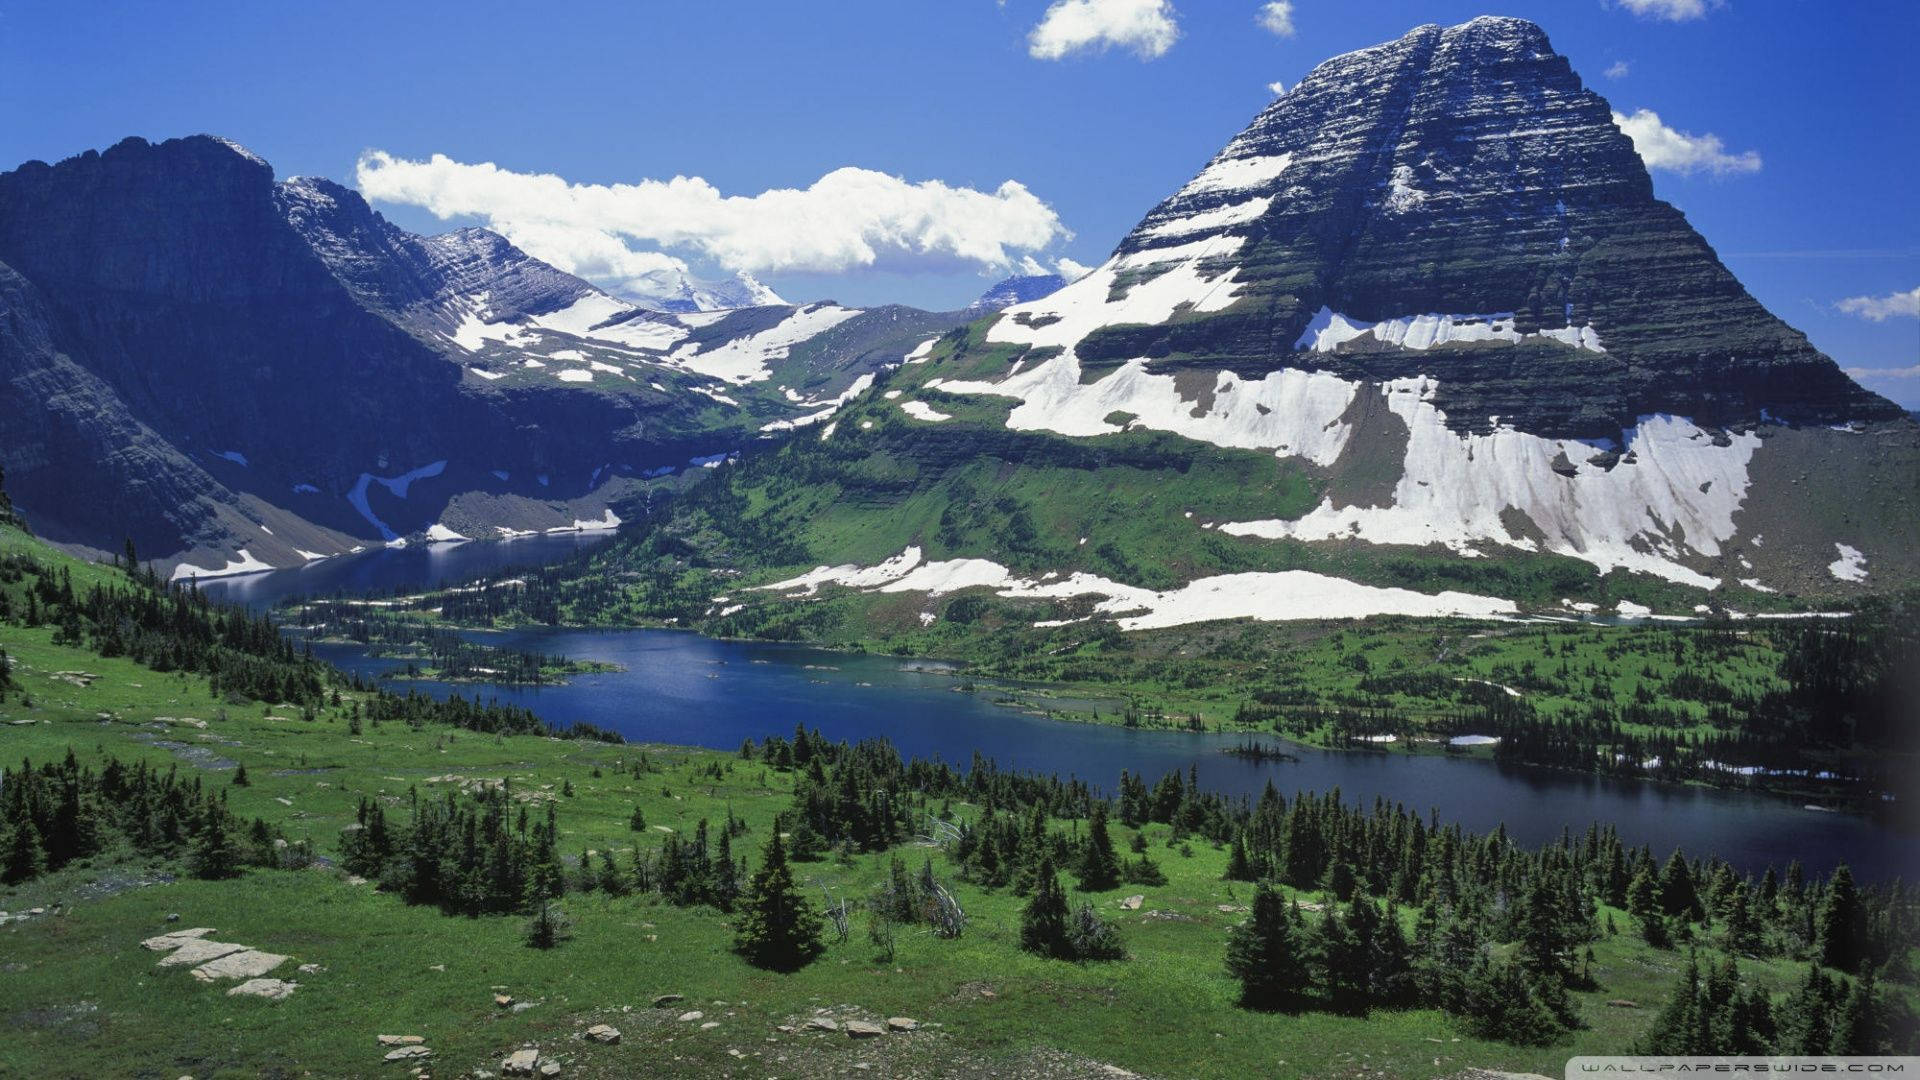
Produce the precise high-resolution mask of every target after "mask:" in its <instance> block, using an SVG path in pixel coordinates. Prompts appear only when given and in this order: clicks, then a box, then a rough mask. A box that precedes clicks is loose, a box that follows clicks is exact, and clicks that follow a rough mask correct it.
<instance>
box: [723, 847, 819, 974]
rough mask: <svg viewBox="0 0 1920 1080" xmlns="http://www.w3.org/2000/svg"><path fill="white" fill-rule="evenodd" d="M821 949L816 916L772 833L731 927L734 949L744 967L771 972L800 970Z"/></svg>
mask: <svg viewBox="0 0 1920 1080" xmlns="http://www.w3.org/2000/svg"><path fill="white" fill-rule="evenodd" d="M824 948H825V946H823V945H822V944H821V941H820V913H819V912H817V911H814V910H813V908H811V907H810V906H808V904H807V902H806V900H805V898H804V897H802V896H801V895H800V890H799V887H798V886H796V885H795V884H794V881H793V870H792V868H791V867H789V866H788V865H787V849H786V845H785V844H784V843H783V842H782V841H781V839H780V833H779V831H778V830H775V832H774V834H773V838H772V839H771V840H769V841H768V842H767V852H766V857H765V860H764V861H763V862H762V863H761V864H760V870H759V872H758V873H756V874H754V875H753V880H752V882H751V883H749V885H748V888H747V895H746V899H745V902H744V903H743V904H742V907H741V916H740V920H739V922H737V923H736V924H735V926H734V949H735V950H736V951H737V952H739V953H740V954H741V955H742V956H744V957H746V959H747V963H749V964H752V965H753V966H755V967H760V968H767V969H768V970H771V971H798V970H799V969H801V968H803V967H805V966H806V965H808V964H809V963H812V962H813V960H814V958H815V957H817V956H819V955H820V953H821V951H822V950H823V949H824Z"/></svg>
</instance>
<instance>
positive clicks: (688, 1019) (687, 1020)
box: [680, 1009, 707, 1024]
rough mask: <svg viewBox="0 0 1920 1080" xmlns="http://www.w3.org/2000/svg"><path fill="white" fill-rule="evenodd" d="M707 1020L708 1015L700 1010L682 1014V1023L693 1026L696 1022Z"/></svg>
mask: <svg viewBox="0 0 1920 1080" xmlns="http://www.w3.org/2000/svg"><path fill="white" fill-rule="evenodd" d="M706 1018H707V1014H706V1013H703V1012H701V1011H700V1010H699V1009H695V1010H693V1011H692V1012H683V1013H681V1014H680V1022H681V1023H683V1024H691V1023H693V1022H694V1021H695V1020H704V1019H706Z"/></svg>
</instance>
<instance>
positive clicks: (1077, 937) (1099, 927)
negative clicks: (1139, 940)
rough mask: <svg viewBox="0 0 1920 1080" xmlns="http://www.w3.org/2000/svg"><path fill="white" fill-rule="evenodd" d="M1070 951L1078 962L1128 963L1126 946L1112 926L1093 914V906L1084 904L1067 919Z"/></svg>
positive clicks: (1090, 903)
mask: <svg viewBox="0 0 1920 1080" xmlns="http://www.w3.org/2000/svg"><path fill="white" fill-rule="evenodd" d="M1067 951H1068V952H1069V953H1070V954H1071V955H1072V957H1073V959H1075V960H1125V959H1126V958H1127V949H1126V946H1124V945H1122V944H1121V943H1120V934H1119V932H1118V931H1116V930H1115V929H1114V928H1113V924H1111V923H1109V922H1107V921H1106V920H1105V919H1102V918H1101V917H1100V913H1099V912H1097V911H1095V910H1093V903H1092V901H1089V900H1082V901H1081V902H1080V906H1079V907H1076V908H1074V909H1073V914H1072V915H1071V916H1070V917H1069V918H1068V919H1067Z"/></svg>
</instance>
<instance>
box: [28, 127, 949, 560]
mask: <svg viewBox="0 0 1920 1080" xmlns="http://www.w3.org/2000/svg"><path fill="white" fill-rule="evenodd" d="M0 304H4V317H0V404H3V405H4V409H3V410H0V411H4V412H5V414H6V415H5V418H4V419H0V460H5V461H6V462H7V464H8V467H9V472H10V478H11V481H12V486H13V488H14V491H15V494H16V497H17V499H18V500H19V502H20V503H21V505H22V506H23V507H25V508H27V509H28V510H29V511H30V512H31V513H32V514H33V517H34V520H35V522H36V524H37V526H38V527H39V529H40V530H41V532H42V533H43V534H44V535H47V536H48V537H50V538H52V539H55V540H58V541H62V542H67V543H72V544H78V545H82V546H91V547H95V548H109V549H117V548H118V546H119V544H120V542H121V540H122V539H123V538H127V537H130V538H132V539H133V540H134V541H135V542H136V544H137V545H138V546H139V548H140V549H141V550H142V551H143V552H145V553H147V554H149V555H151V556H153V557H156V558H159V559H162V560H164V561H169V562H171V561H173V560H175V559H177V558H186V557H188V556H192V559H191V563H192V565H194V566H198V567H200V568H202V569H219V568H222V567H224V566H228V565H232V564H234V563H236V562H240V563H245V562H249V561H256V562H266V563H269V564H274V565H291V564H298V563H300V562H301V561H304V560H305V559H307V558H309V557H310V556H313V555H331V554H335V553H339V552H342V551H346V550H349V549H350V548H352V547H354V546H361V545H365V544H369V543H379V542H385V541H389V540H392V539H395V538H398V537H401V536H404V535H406V534H409V533H416V532H419V531H422V530H425V529H427V528H428V527H429V526H431V525H434V524H443V525H445V526H447V528H448V531H454V532H461V533H462V534H463V535H489V536H490V535H498V534H500V533H503V532H506V531H510V530H513V531H524V530H528V529H548V528H572V527H574V526H575V524H576V523H577V522H598V523H604V522H606V521H609V520H612V519H609V518H608V517H607V516H606V513H607V510H608V509H609V507H610V506H612V505H613V504H614V503H616V502H623V501H625V500H633V499H636V498H639V497H641V495H642V494H643V492H642V491H641V490H640V489H641V487H642V484H641V478H642V477H643V476H646V475H647V474H651V478H652V480H653V482H667V481H666V479H665V478H667V477H669V476H670V475H671V474H677V473H678V472H680V471H681V470H684V469H685V468H687V466H688V464H689V462H690V461H693V460H694V459H697V458H704V457H710V456H712V455H715V454H725V453H728V452H731V451H733V450H736V449H738V448H740V447H741V446H742V445H745V444H746V443H748V442H750V441H752V440H753V439H756V438H759V437H761V436H762V435H763V433H764V432H763V429H767V428H769V427H774V428H775V429H776V430H777V425H780V424H784V423H790V422H792V421H793V420H794V419H796V418H798V417H801V416H803V415H805V414H807V413H809V412H811V411H817V410H818V409H819V407H820V406H821V404H822V402H823V400H830V399H831V398H833V397H834V396H836V395H838V394H840V393H841V392H843V391H844V390H845V389H847V388H848V387H849V386H851V385H852V384H853V383H854V381H855V380H856V379H857V378H858V377H859V376H861V375H863V374H867V373H870V372H871V371H872V370H873V369H874V367H875V366H876V365H877V364H878V363H882V362H897V361H898V360H899V358H900V355H901V354H902V353H904V351H905V349H906V348H907V347H909V346H910V345H911V344H912V342H913V341H915V340H918V338H919V337H922V336H924V335H925V334H926V333H928V332H937V331H939V330H942V329H945V328H946V327H947V326H950V325H952V323H953V322H954V321H955V320H954V319H953V318H952V317H945V316H930V315H927V314H925V313H921V312H913V311H911V310H910V309H881V310H880V311H877V312H858V311H852V310H849V309H842V308H837V307H831V306H827V307H826V308H824V309H823V308H822V307H821V306H820V305H815V306H814V307H812V308H793V307H770V308H758V309H753V310H751V311H743V312H738V313H702V314H700V315H699V316H688V317H686V319H685V321H683V320H682V319H681V317H679V316H673V315H662V314H657V313H654V312H649V311H645V310H643V309H639V308H636V307H635V306H633V305H631V304H629V303H626V302H624V301H621V300H618V299H615V298H613V297H610V296H608V295H607V294H605V293H603V292H601V291H600V290H598V289H596V288H594V287H593V286H591V285H589V284H587V283H586V282H583V281H581V280H579V279H577V278H574V277H572V276H570V275H568V274H564V273H562V272H560V271H558V270H555V269H554V268H553V267H551V266H548V265H546V264H544V263H541V262H539V261H538V260H536V259H533V258H531V257H529V256H527V255H526V254H525V253H524V252H521V251H519V250H518V249H517V248H515V247H513V246H512V245H511V244H509V243H508V242H507V241H505V240H504V239H502V238H501V237H499V236H498V235H496V234H494V233H491V232H488V231H486V230H482V229H464V230H460V231H458V232H454V233H450V234H447V235H445V236H438V237H420V236H415V235H412V234H410V233H407V232H405V231H404V230H401V229H399V228H396V227H395V226H393V225H392V224H390V223H389V222H387V221H386V220H385V219H384V218H382V217H381V216H380V215H378V214H377V213H374V212H373V211H372V210H371V209H370V208H369V207H368V206H367V205H366V203H365V202H364V201H363V200H362V199H361V198H360V196H359V195H357V194H356V193H354V192H352V191H350V190H348V189H345V188H342V187H340V186H339V185H336V184H333V183H330V182H328V181H325V180H314V179H296V180H291V181H288V182H285V183H276V182H275V181H274V178H273V173H272V170H271V168H270V167H269V166H268V165H267V164H266V163H265V162H263V161H261V160H260V159H258V158H257V157H255V156H253V155H252V154H250V153H248V152H247V151H245V150H244V149H241V148H240V147H237V146H235V145H233V144H231V143H228V142H226V141H224V140H220V139H215V138H210V137H205V136H198V137H193V138H187V139H176V140H172V141H169V142H165V143H161V144H158V145H151V144H148V143H146V142H145V141H143V140H138V139H129V140H127V141H125V142H123V143H120V144H119V145H117V146H115V147H113V148H112V149H110V150H107V151H105V152H104V153H94V152H88V153H86V154H83V155H81V156H79V157H76V158H72V159H69V160H67V161H64V162H61V163H60V164H58V165H53V166H48V165H45V164H41V163H38V162H32V163H28V164H27V165H25V166H22V167H21V168H20V169H18V170H16V171H14V172H11V173H7V174H5V175H0ZM542 320H545V321H547V322H548V323H550V325H544V326H543V325H536V324H537V323H538V322H540V321H542ZM827 330H834V331H836V332H837V335H838V336H837V338H836V341H837V342H838V345H839V347H838V348H836V349H830V350H829V349H823V348H818V347H816V348H814V349H811V350H809V349H808V348H807V346H808V345H809V344H810V343H813V342H814V339H816V338H817V337H819V335H820V334H822V333H823V332H825V331H827ZM409 476H411V477H412V479H411V480H409V479H404V478H406V477H409ZM616 517H617V514H616ZM241 551H246V552H248V555H247V556H244V557H243V556H240V555H239V554H238V553H239V552H241Z"/></svg>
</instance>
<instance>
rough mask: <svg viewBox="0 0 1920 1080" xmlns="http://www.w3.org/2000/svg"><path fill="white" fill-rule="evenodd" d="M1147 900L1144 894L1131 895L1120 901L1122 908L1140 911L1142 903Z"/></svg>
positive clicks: (1123, 909)
mask: <svg viewBox="0 0 1920 1080" xmlns="http://www.w3.org/2000/svg"><path fill="white" fill-rule="evenodd" d="M1146 902H1147V898H1146V897H1144V896H1129V897H1127V898H1126V899H1125V900H1122V901H1120V910H1122V911H1139V910H1140V905H1141V904H1144V903H1146Z"/></svg>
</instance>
